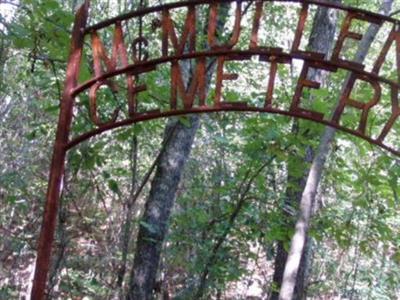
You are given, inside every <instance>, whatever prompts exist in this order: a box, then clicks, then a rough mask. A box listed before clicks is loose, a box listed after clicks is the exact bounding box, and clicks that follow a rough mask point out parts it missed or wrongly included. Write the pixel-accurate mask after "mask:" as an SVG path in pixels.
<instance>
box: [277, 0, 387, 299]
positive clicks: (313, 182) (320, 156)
mask: <svg viewBox="0 0 400 300" xmlns="http://www.w3.org/2000/svg"><path fill="white" fill-rule="evenodd" d="M392 4H393V0H383V2H382V6H381V11H382V12H383V13H385V14H388V13H389V12H390V10H391V7H392ZM378 30H379V26H377V25H374V24H371V25H370V27H369V28H368V30H367V32H366V34H365V35H364V36H363V39H362V40H361V42H360V44H359V47H358V51H357V54H356V57H355V59H354V61H357V62H362V61H364V59H365V57H366V55H367V53H368V50H369V48H370V47H371V44H372V42H373V40H374V38H375V36H376V34H377V32H378ZM345 85H346V83H345ZM335 132H336V130H335V129H333V128H331V127H326V129H325V131H324V134H323V136H322V138H321V141H320V144H319V147H318V150H317V152H316V155H315V157H314V160H313V163H312V165H311V169H310V172H309V174H308V178H307V182H306V186H305V188H304V191H303V194H302V197H301V201H300V214H299V217H298V220H297V222H296V226H295V234H294V236H293V238H292V241H291V247H290V252H289V255H288V259H287V261H286V265H285V271H284V275H283V282H282V287H281V290H280V294H279V299H281V300H292V299H296V298H295V296H296V293H295V286H296V280H297V278H298V274H299V270H300V268H301V267H300V264H301V259H302V256H303V255H304V249H305V244H306V240H307V238H308V228H309V224H310V219H311V214H312V210H313V207H314V204H315V198H316V195H317V190H318V186H319V183H320V180H321V177H322V171H323V168H324V165H325V162H326V160H327V157H328V154H329V150H330V145H331V143H332V141H333V139H334V136H335Z"/></svg>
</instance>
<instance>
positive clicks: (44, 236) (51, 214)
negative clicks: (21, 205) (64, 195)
mask: <svg viewBox="0 0 400 300" xmlns="http://www.w3.org/2000/svg"><path fill="white" fill-rule="evenodd" d="M233 2H235V3H236V12H235V22H234V29H233V33H232V36H231V39H230V41H228V42H227V43H225V44H224V45H221V44H218V43H217V42H216V41H215V26H216V25H215V23H216V21H217V18H218V6H219V5H220V4H221V3H233ZM268 2H271V3H273V2H280V3H294V4H299V5H301V7H300V13H299V21H298V24H297V28H296V31H295V36H294V41H293V45H292V48H291V50H290V51H289V52H287V53H285V52H284V51H283V50H282V49H281V48H271V47H269V48H267V47H263V46H259V45H258V30H259V27H260V20H261V19H262V14H263V5H264V3H268ZM243 3H246V4H248V5H249V6H250V5H255V14H254V17H253V24H252V32H251V36H250V37H249V48H248V49H237V48H235V45H236V43H237V40H238V38H239V35H240V25H241V16H240V13H241V6H242V4H243ZM200 5H208V6H210V11H211V13H210V19H209V23H208V26H209V27H208V28H209V30H208V36H207V38H208V41H209V44H210V45H211V49H203V50H202V51H197V50H196V49H195V48H196V45H195V37H196V32H195V28H193V24H195V22H196V21H195V17H196V8H197V7H198V6H200ZM310 5H315V6H323V7H327V8H331V9H335V10H340V11H343V12H345V13H346V17H345V18H344V21H343V26H342V28H341V31H340V34H339V37H338V40H337V42H336V46H335V49H334V51H333V54H332V57H331V58H330V59H329V60H328V59H326V58H325V55H324V54H321V53H315V52H307V51H304V50H301V49H300V42H301V39H302V35H303V31H304V26H305V22H306V20H307V16H308V12H309V6H310ZM180 8H185V9H187V11H188V12H187V18H186V20H185V26H184V33H183V34H182V36H181V40H179V39H178V37H177V36H176V32H175V28H174V23H173V20H172V19H171V14H170V11H172V10H174V9H180ZM88 12H89V0H85V3H84V4H83V5H82V6H81V8H80V9H79V10H78V12H77V14H76V18H75V23H74V28H73V32H72V42H71V50H70V57H69V61H68V66H67V72H66V81H65V85H64V92H63V95H62V100H61V105H60V113H59V121H58V126H57V133H56V140H55V145H54V150H53V157H52V163H51V169H50V175H49V184H48V190H47V195H46V204H45V210H44V217H43V223H42V228H41V233H40V238H39V243H38V255H37V259H36V266H35V274H34V280H33V287H32V293H31V299H39V300H40V299H43V297H44V294H45V288H46V280H47V273H48V270H49V265H50V258H51V248H52V243H53V239H54V232H55V228H56V216H57V206H58V201H59V195H60V192H61V189H62V180H63V174H64V166H65V157H66V153H67V152H68V151H69V150H70V149H72V148H73V147H74V146H76V145H78V144H80V143H81V142H83V141H86V140H88V139H90V138H91V137H93V136H96V135H98V134H101V133H102V132H105V131H108V130H112V129H115V128H119V127H122V126H127V125H130V124H133V123H138V122H143V121H146V120H151V119H156V118H162V117H168V116H177V115H182V114H188V113H208V112H217V111H247V112H260V113H272V114H281V115H286V116H291V117H295V118H302V119H306V120H311V121H315V122H318V123H320V124H324V125H327V126H331V127H334V128H336V129H339V130H341V131H344V132H347V133H349V134H352V135H354V136H358V137H360V138H362V139H364V140H367V141H368V142H370V143H372V144H375V145H378V146H379V147H381V148H383V149H386V150H387V151H389V152H391V153H392V154H394V155H396V156H400V149H395V148H393V147H392V146H391V145H388V144H386V143H385V138H386V136H387V135H388V133H389V132H390V130H391V129H392V127H393V125H394V124H395V122H396V121H397V120H398V119H399V118H400V106H399V99H398V98H399V91H400V22H399V21H398V20H396V19H393V18H391V17H387V16H383V15H379V14H376V13H372V12H368V11H365V10H362V9H358V8H353V7H347V6H343V5H340V4H334V3H328V2H325V1H323V0H303V1H302V0H255V1H254V0H253V1H252V0H217V1H211V0H195V1H183V2H178V3H170V4H165V5H160V6H154V7H148V8H143V9H140V10H138V11H133V12H129V13H127V14H124V15H121V16H118V17H115V18H112V19H109V20H105V21H103V22H100V23H98V24H95V25H91V26H87V24H86V22H87V18H88ZM152 13H158V14H160V15H161V18H162V20H161V21H160V22H159V24H156V25H157V26H158V27H159V28H161V29H162V41H161V44H162V49H161V55H160V56H159V57H149V56H150V55H149V53H146V55H147V56H146V57H144V56H141V54H140V52H141V50H140V51H139V56H136V54H134V55H133V56H134V58H133V63H131V64H130V63H129V57H128V54H127V49H126V47H125V45H124V38H123V30H122V26H121V23H123V22H128V21H129V20H131V19H135V18H142V17H144V16H146V15H149V14H152ZM352 20H361V21H365V22H367V23H374V24H376V25H378V26H381V25H382V24H384V23H385V24H390V25H391V26H392V30H391V31H390V33H389V34H388V38H387V40H386V42H385V43H384V45H383V48H382V50H381V52H380V54H379V56H378V58H377V60H376V62H375V64H374V66H373V69H372V71H371V72H367V71H365V69H364V66H363V65H361V64H358V63H355V62H352V61H349V60H345V59H341V58H340V52H341V50H342V47H343V43H344V41H345V39H346V38H351V39H355V40H360V39H361V38H362V35H361V34H359V33H355V32H352V31H351V30H350V25H351V22H352ZM111 25H112V26H114V27H115V30H114V41H113V46H112V56H111V58H110V57H108V55H107V51H106V50H105V47H104V45H103V44H102V42H101V39H100V38H99V36H98V34H97V32H98V31H99V30H102V29H104V28H107V27H109V26H111ZM213 31H214V36H213V34H212V33H213ZM89 35H90V36H91V39H92V51H93V60H94V66H93V69H94V76H93V77H92V78H91V79H89V80H88V81H86V82H83V83H78V76H79V70H80V64H81V57H82V54H83V49H84V41H85V36H89ZM182 40H183V42H182ZM235 41H236V43H235ZM134 42H135V43H137V44H139V45H146V43H147V42H148V41H147V39H146V38H145V37H143V36H142V31H141V28H140V36H139V37H138V38H137V39H136V40H134ZM170 44H172V48H173V50H174V51H173V52H172V53H170V52H171V51H170V50H171V49H170V46H171V45H170ZM393 44H396V54H397V67H398V74H399V80H398V81H397V82H396V81H393V80H390V79H387V78H384V77H382V76H380V75H379V71H380V69H381V67H382V65H383V64H384V62H385V60H386V57H387V54H388V51H389V50H390V48H391V47H392V45H393ZM185 45H189V50H188V51H186V50H187V49H185V51H183V50H184V47H185ZM140 49H141V48H140ZM133 51H134V50H133ZM142 54H143V53H142ZM135 57H136V58H137V59H135ZM252 57H258V58H259V61H266V62H268V63H270V64H271V69H272V70H275V71H271V73H270V75H269V76H270V79H269V83H268V91H267V93H266V94H267V95H266V99H265V105H264V106H263V107H255V106H248V105H247V104H246V103H243V102H224V101H221V99H220V98H221V97H220V96H221V95H220V93H219V95H218V97H219V99H217V98H218V97H216V99H215V101H214V103H213V104H212V105H209V104H207V103H205V102H204V97H205V96H204V93H203V92H202V90H201V87H202V85H203V84H204V82H203V80H204V76H205V73H204V66H205V60H206V58H214V59H217V60H218V61H219V60H224V59H233V60H247V59H251V58H252ZM118 58H119V59H120V66H118ZM188 59H191V60H196V62H197V67H198V68H197V67H196V68H197V69H196V70H197V72H198V74H199V76H198V77H197V81H196V82H197V83H196V86H194V87H193V89H192V88H190V90H191V93H189V94H186V92H187V91H182V89H181V90H179V88H181V86H180V85H182V83H181V82H180V81H179V80H180V77H179V74H180V73H179V72H180V71H179V61H183V60H188ZM294 59H296V60H301V61H303V69H302V73H301V75H300V76H299V80H298V84H297V87H296V91H295V95H294V96H293V100H292V103H291V107H290V109H288V110H283V109H279V108H277V107H274V105H273V104H274V103H273V102H272V95H273V91H274V89H273V88H274V80H275V76H276V66H277V64H278V63H288V62H291V61H292V60H294ZM167 63H168V64H171V77H172V84H171V87H172V88H173V89H174V91H173V92H172V94H173V95H172V96H171V100H170V104H171V106H170V109H169V110H166V111H160V110H155V111H148V112H146V111H145V112H139V111H137V99H136V95H137V94H138V93H139V92H140V91H141V90H143V89H144V87H143V86H138V85H136V82H135V81H134V79H133V76H135V75H137V74H141V73H145V72H148V71H151V70H154V69H155V68H156V67H157V66H158V65H163V64H167ZM104 65H105V68H106V71H104ZM272 66H273V67H272ZM309 68H319V69H323V70H325V71H329V72H335V71H336V70H338V69H342V70H346V71H348V72H349V74H350V75H349V78H350V79H349V82H350V83H349V84H348V86H347V87H346V88H345V89H344V91H343V93H342V95H341V96H340V97H341V99H340V101H339V105H338V108H336V109H335V112H334V114H333V116H332V118H330V119H326V118H324V115H323V114H322V113H320V112H316V111H310V110H306V109H303V108H302V107H301V93H302V90H303V88H319V85H318V83H317V82H311V81H310V80H307V72H308V69H309ZM217 69H218V68H217ZM202 71H203V73H201V72H202ZM117 75H125V76H126V79H127V90H128V92H129V93H128V107H129V110H128V111H129V115H128V117H127V118H125V119H117V115H116V114H115V115H114V116H113V117H112V118H111V120H109V121H108V122H104V123H102V122H101V121H100V120H99V119H98V118H97V115H96V107H97V103H96V92H97V90H98V89H99V87H100V86H102V85H107V86H108V87H109V88H111V89H113V88H114V87H113V84H112V81H111V80H112V79H113V77H115V76H117ZM217 76H219V78H220V81H221V82H218V83H217V85H218V84H220V85H221V86H222V80H224V78H225V77H226V78H230V79H234V77H235V76H234V74H224V72H223V63H222V67H221V68H219V69H218V71H217ZM224 76H225V77H224ZM271 77H273V79H272V80H271ZM357 80H359V81H364V82H366V83H369V84H370V86H371V87H372V88H373V90H374V96H373V98H372V99H370V101H369V102H367V103H363V102H361V101H357V100H354V99H352V98H351V97H350V96H351V91H352V89H353V87H354V85H355V82H356V81H357ZM382 84H385V85H387V86H389V88H390V91H391V106H390V108H391V114H390V117H389V120H388V121H387V123H386V124H385V126H384V128H383V129H382V130H381V131H380V134H379V135H378V136H377V137H372V136H369V135H368V134H367V133H366V124H367V118H368V114H369V111H370V109H371V108H372V107H374V106H375V105H376V104H377V103H378V102H379V101H380V99H381V85H382ZM199 86H200V88H199ZM86 91H89V99H90V105H91V106H90V109H91V111H90V112H91V114H92V115H91V116H92V120H93V122H94V123H95V124H96V125H97V127H96V128H94V129H92V130H90V131H88V132H84V133H81V134H79V135H78V136H75V137H72V138H71V137H70V131H71V125H72V123H73V109H74V105H75V97H77V96H79V95H80V94H81V93H84V92H86ZM195 97H198V101H199V105H198V106H195V105H194V98H195ZM178 98H179V99H180V100H181V102H182V105H183V107H178V105H177V99H178ZM182 105H181V106H182ZM346 106H350V107H354V108H356V109H359V110H361V111H362V116H361V119H360V123H359V127H358V129H357V130H355V129H351V128H347V127H345V126H343V125H341V124H340V117H341V114H342V112H343V109H344V108H345V107H346ZM93 110H94V112H93Z"/></svg>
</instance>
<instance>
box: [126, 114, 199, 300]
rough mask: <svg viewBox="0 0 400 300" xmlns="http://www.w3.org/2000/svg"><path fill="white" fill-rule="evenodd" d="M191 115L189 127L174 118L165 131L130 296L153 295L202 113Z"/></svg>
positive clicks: (144, 298) (141, 228)
mask: <svg viewBox="0 0 400 300" xmlns="http://www.w3.org/2000/svg"><path fill="white" fill-rule="evenodd" d="M189 119H190V126H188V127H186V126H185V125H183V124H182V123H180V122H179V121H177V120H172V121H170V122H169V124H168V126H167V128H166V131H165V138H164V139H165V140H168V142H167V144H166V145H165V146H164V147H165V151H164V153H163V154H162V156H161V157H160V162H159V164H158V166H157V171H156V174H155V176H154V179H153V181H152V185H151V190H150V195H149V198H148V201H147V203H146V205H145V211H144V215H143V218H142V220H141V222H140V226H139V234H138V241H137V245H136V253H135V259H134V267H133V269H132V273H131V282H130V290H129V293H128V296H127V299H129V300H148V299H151V298H152V294H153V288H154V285H155V281H156V274H157V267H158V263H159V260H160V254H161V248H162V242H163V240H164V237H165V234H166V232H167V223H168V219H169V215H170V212H171V208H172V206H173V203H174V200H175V193H176V190H177V188H178V184H179V182H180V179H181V175H182V170H183V167H184V165H185V162H186V160H187V159H188V157H189V154H190V150H191V146H192V143H193V139H194V136H195V133H196V130H197V128H198V126H199V121H200V119H199V117H198V116H191V117H190V118H189ZM169 135H171V137H170V138H168V136H169Z"/></svg>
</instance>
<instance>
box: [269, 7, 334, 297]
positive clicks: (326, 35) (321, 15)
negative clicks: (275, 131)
mask: <svg viewBox="0 0 400 300" xmlns="http://www.w3.org/2000/svg"><path fill="white" fill-rule="evenodd" d="M330 2H334V3H340V0H331V1H330ZM336 22H337V16H336V12H335V11H334V10H330V9H327V8H325V7H319V8H318V10H317V13H316V15H315V18H314V21H313V26H312V32H311V35H310V40H309V44H308V47H307V48H308V49H307V50H309V51H314V52H320V53H324V54H325V55H326V56H327V55H328V54H329V51H330V50H331V48H332V45H333V39H334V35H335V28H336ZM308 78H309V79H310V80H313V81H317V82H321V83H324V81H325V79H326V74H324V73H322V72H321V71H314V72H311V71H310V72H309V75H308ZM299 131H300V130H299V124H298V123H297V121H295V124H294V126H293V129H292V132H293V133H295V134H298V132H299ZM302 138H304V139H309V138H311V137H310V136H306V135H305V134H302ZM305 153H306V156H305V157H301V158H298V159H297V160H296V161H295V162H294V164H295V166H291V164H293V163H290V162H289V163H288V179H287V182H288V183H287V186H288V187H287V189H286V201H285V206H289V207H291V208H295V207H297V206H298V204H299V203H300V200H301V195H302V191H303V189H304V187H305V184H306V178H307V174H308V172H309V166H308V165H309V164H311V162H312V160H313V157H314V153H313V149H312V148H311V147H307V149H306V151H305ZM299 163H301V164H302V166H301V168H302V169H304V170H305V172H304V173H303V176H300V177H299V176H298V175H296V174H293V171H292V170H293V169H296V168H297V169H299V166H298V164H299ZM285 215H286V219H287V220H288V221H287V224H286V225H287V226H294V220H291V219H292V218H293V216H292V215H290V213H286V212H285ZM287 256H288V253H287V251H286V249H285V247H284V242H283V241H279V242H278V243H277V250H276V256H275V269H274V275H273V288H272V292H271V296H270V299H271V300H276V299H278V297H279V288H280V286H281V284H282V279H283V273H284V269H285V264H286V260H287ZM307 263H308V259H307V257H304V258H303V259H302V266H301V270H304V271H305V270H307V268H308V267H307ZM305 279H306V278H305V276H304V272H302V273H301V276H299V280H298V281H297V284H296V285H297V289H296V290H298V293H297V294H299V298H296V299H301V294H302V291H303V289H304V280H305Z"/></svg>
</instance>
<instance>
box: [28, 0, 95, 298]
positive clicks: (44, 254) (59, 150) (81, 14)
mask: <svg viewBox="0 0 400 300" xmlns="http://www.w3.org/2000/svg"><path fill="white" fill-rule="evenodd" d="M88 10H89V0H85V3H84V4H83V5H82V6H81V7H80V8H79V10H78V12H77V13H76V16H75V23H74V27H73V32H72V41H71V52H70V56H69V60H68V66H67V73H66V80H65V85H64V92H63V95H62V99H61V104H60V114H59V119H58V126H57V132H56V139H55V144H54V148H53V157H52V161H51V169H50V176H49V183H48V188H47V195H46V203H45V209H44V216H43V222H42V227H41V231H40V237H39V242H38V246H37V258H36V266H35V274H34V278H33V285H32V291H31V300H42V299H44V295H45V289H46V281H47V273H48V271H49V267H50V262H51V260H50V258H51V248H52V245H53V240H54V232H55V229H56V220H57V209H58V202H59V198H60V193H61V189H62V181H63V176H64V166H65V156H66V152H67V148H66V145H67V144H68V138H69V131H70V128H71V122H72V109H73V106H74V97H73V96H72V93H71V92H72V90H73V89H74V88H75V87H76V86H77V83H78V75H79V65H80V62H81V56H82V48H83V41H84V31H85V27H86V21H87V16H88Z"/></svg>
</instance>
